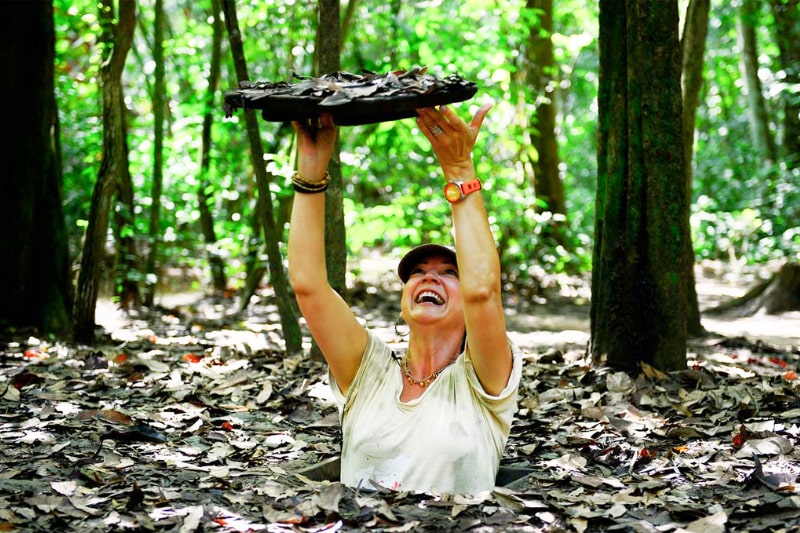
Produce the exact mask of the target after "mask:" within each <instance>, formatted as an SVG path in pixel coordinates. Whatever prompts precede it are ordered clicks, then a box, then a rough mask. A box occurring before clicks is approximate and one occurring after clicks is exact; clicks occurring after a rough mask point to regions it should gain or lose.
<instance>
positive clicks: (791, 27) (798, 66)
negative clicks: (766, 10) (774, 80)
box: [770, 0, 800, 169]
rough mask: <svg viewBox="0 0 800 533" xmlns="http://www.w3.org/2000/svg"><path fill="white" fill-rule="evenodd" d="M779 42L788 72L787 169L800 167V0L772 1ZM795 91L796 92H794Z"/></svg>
mask: <svg viewBox="0 0 800 533" xmlns="http://www.w3.org/2000/svg"><path fill="white" fill-rule="evenodd" d="M770 3H771V4H772V14H773V16H774V18H775V42H776V43H777V45H778V50H779V51H780V54H779V60H780V66H781V69H782V70H783V72H784V75H785V77H784V79H783V82H784V83H785V84H786V87H787V88H786V89H785V90H784V91H783V92H782V93H781V97H782V98H783V143H782V144H783V153H784V156H785V157H786V160H787V167H788V168H790V169H792V168H797V167H798V166H800V93H799V92H798V90H797V88H798V87H800V0H771V2H770ZM792 88H794V89H792Z"/></svg>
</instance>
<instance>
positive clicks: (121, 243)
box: [113, 115, 141, 309]
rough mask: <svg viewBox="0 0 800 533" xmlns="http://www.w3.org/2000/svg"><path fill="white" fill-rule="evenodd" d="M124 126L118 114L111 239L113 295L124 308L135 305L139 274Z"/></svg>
mask: <svg viewBox="0 0 800 533" xmlns="http://www.w3.org/2000/svg"><path fill="white" fill-rule="evenodd" d="M127 132H128V126H127V121H126V120H125V116H124V115H123V117H122V140H123V150H122V154H121V158H122V164H121V165H120V173H119V180H118V182H117V204H118V206H119V207H118V209H116V210H115V211H114V238H115V239H116V242H117V243H118V248H119V249H118V250H117V258H116V265H115V267H116V268H115V269H114V272H115V275H114V276H113V280H114V282H115V283H116V295H117V298H118V299H119V305H120V306H121V307H123V308H125V309H131V308H136V307H138V306H139V304H140V303H141V302H140V294H139V282H138V281H137V280H138V278H139V276H140V272H141V271H140V266H141V265H140V264H139V254H138V253H137V250H136V238H135V235H136V233H135V232H134V231H133V229H134V223H135V213H134V204H133V198H134V196H133V180H132V179H131V173H130V171H129V170H130V169H129V168H128V140H127Z"/></svg>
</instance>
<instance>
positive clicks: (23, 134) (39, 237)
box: [0, 1, 72, 335]
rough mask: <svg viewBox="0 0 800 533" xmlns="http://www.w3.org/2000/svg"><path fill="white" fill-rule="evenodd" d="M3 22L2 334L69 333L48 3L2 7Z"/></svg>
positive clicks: (0, 34)
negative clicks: (14, 331) (28, 329)
mask: <svg viewBox="0 0 800 533" xmlns="http://www.w3.org/2000/svg"><path fill="white" fill-rule="evenodd" d="M3 11H4V13H3V18H2V21H0V49H2V50H3V53H2V54H0V78H2V79H3V80H5V81H6V83H4V84H3V86H2V88H0V92H2V94H3V101H4V102H6V106H5V110H4V112H3V117H4V120H3V122H2V128H3V129H4V131H5V135H4V136H3V142H2V147H0V167H1V168H2V169H3V171H2V185H3V194H2V198H0V257H2V261H0V294H1V295H2V296H0V330H2V329H5V328H6V327H13V328H23V327H33V328H35V329H36V330H38V331H40V332H41V333H45V334H50V333H52V334H58V335H61V334H65V333H67V332H68V330H69V314H70V312H71V307H72V282H71V279H70V258H69V249H68V245H67V243H68V242H69V240H68V238H67V229H66V224H65V220H64V212H63V210H62V191H61V186H62V176H61V164H60V161H59V153H58V150H57V146H58V138H57V136H58V120H57V117H58V113H57V108H56V101H55V93H54V82H53V66H54V65H53V62H54V59H55V30H54V27H53V26H54V25H53V5H52V2H46V1H38V2H15V3H13V4H10V5H6V6H3Z"/></svg>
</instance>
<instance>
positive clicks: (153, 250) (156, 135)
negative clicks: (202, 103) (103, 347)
mask: <svg viewBox="0 0 800 533" xmlns="http://www.w3.org/2000/svg"><path fill="white" fill-rule="evenodd" d="M164 24H165V20H164V0H156V5H155V31H154V35H153V62H154V63H155V87H154V88H153V122H154V125H153V129H154V131H153V184H152V185H153V187H152V190H151V193H150V197H151V202H152V203H151V204H150V228H149V232H148V235H147V265H146V267H145V274H146V277H145V280H146V282H145V288H146V290H145V298H144V303H145V305H147V306H152V305H153V302H154V300H155V293H156V284H157V280H158V273H157V272H156V269H157V264H158V249H159V246H160V244H161V192H162V189H163V185H164V115H165V109H164V106H165V103H166V98H165V93H166V86H165V82H164V77H165V74H164Z"/></svg>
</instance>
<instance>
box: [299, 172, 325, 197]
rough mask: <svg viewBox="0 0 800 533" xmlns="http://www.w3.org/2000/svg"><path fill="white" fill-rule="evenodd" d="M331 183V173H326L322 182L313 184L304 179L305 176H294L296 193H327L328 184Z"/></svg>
mask: <svg viewBox="0 0 800 533" xmlns="http://www.w3.org/2000/svg"><path fill="white" fill-rule="evenodd" d="M330 182H331V175H330V174H329V173H327V172H326V173H325V176H324V177H323V178H322V181H318V182H312V181H306V180H305V179H303V176H302V175H301V174H300V172H299V171H298V172H295V173H294V176H292V185H293V186H294V190H295V191H296V192H300V193H305V194H316V193H319V192H325V191H326V190H327V189H328V184H329V183H330Z"/></svg>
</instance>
